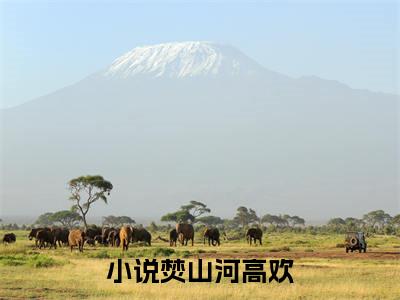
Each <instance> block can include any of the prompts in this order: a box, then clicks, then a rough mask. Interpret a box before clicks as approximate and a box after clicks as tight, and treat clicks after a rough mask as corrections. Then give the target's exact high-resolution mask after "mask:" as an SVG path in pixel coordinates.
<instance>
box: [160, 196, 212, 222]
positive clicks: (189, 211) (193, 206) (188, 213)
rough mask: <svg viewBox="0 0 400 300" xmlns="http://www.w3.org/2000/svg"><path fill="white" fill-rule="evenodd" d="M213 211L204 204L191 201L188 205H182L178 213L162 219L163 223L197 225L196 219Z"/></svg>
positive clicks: (169, 214)
mask: <svg viewBox="0 0 400 300" xmlns="http://www.w3.org/2000/svg"><path fill="white" fill-rule="evenodd" d="M209 212H211V210H210V209H209V208H208V207H207V205H205V204H204V203H202V202H199V201H194V200H192V201H190V203H189V204H187V205H182V206H181V207H180V209H179V210H178V211H176V212H172V213H168V214H166V215H164V216H162V217H161V221H163V222H191V223H196V219H197V218H198V217H200V216H202V215H203V214H206V213H209Z"/></svg>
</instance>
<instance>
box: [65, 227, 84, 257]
mask: <svg viewBox="0 0 400 300" xmlns="http://www.w3.org/2000/svg"><path fill="white" fill-rule="evenodd" d="M68 243H69V246H70V247H71V252H72V249H73V248H74V247H78V250H79V252H83V245H84V243H85V232H84V231H82V230H80V229H75V230H71V231H70V233H69V235H68Z"/></svg>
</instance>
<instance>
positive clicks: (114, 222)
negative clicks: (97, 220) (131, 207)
mask: <svg viewBox="0 0 400 300" xmlns="http://www.w3.org/2000/svg"><path fill="white" fill-rule="evenodd" d="M135 223H136V222H135V220H133V219H132V218H131V217H128V216H119V217H116V216H107V217H103V225H106V226H110V227H118V226H122V225H128V224H129V225H130V224H135Z"/></svg>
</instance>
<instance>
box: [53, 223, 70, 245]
mask: <svg viewBox="0 0 400 300" xmlns="http://www.w3.org/2000/svg"><path fill="white" fill-rule="evenodd" d="M50 231H51V232H52V233H53V236H54V242H55V243H57V242H58V246H59V247H61V246H62V244H64V245H66V244H68V235H69V230H68V229H66V228H59V227H53V228H51V229H50Z"/></svg>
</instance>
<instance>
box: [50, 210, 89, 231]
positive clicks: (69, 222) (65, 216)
mask: <svg viewBox="0 0 400 300" xmlns="http://www.w3.org/2000/svg"><path fill="white" fill-rule="evenodd" d="M51 220H52V221H53V223H60V224H61V225H62V226H64V227H68V228H73V227H76V226H78V225H79V223H80V222H81V221H82V218H81V216H80V215H79V214H78V213H77V212H76V211H72V210H61V211H57V212H55V213H54V214H53V215H52V216H51Z"/></svg>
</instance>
